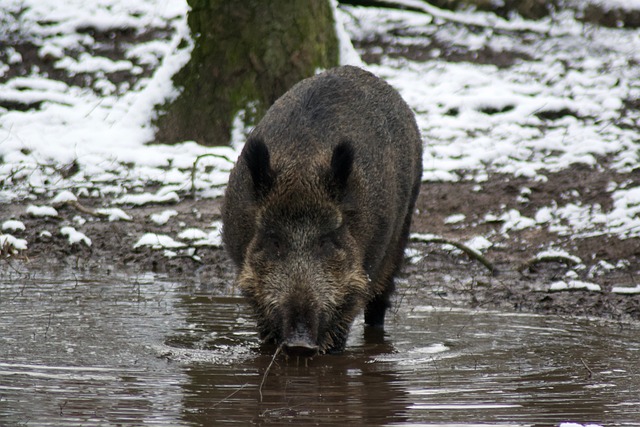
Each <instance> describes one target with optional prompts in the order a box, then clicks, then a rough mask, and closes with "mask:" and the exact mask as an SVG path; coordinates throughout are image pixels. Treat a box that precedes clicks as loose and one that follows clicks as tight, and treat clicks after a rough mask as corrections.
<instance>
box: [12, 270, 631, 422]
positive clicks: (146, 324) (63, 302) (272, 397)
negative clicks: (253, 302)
mask: <svg viewBox="0 0 640 427" xmlns="http://www.w3.org/2000/svg"><path fill="white" fill-rule="evenodd" d="M410 300H411V305H409V304H407V303H405V304H402V305H400V306H399V308H398V310H397V313H396V315H395V317H394V316H391V317H390V319H389V322H388V325H387V332H386V333H384V334H382V333H380V332H376V331H375V330H366V329H364V328H363V325H362V320H361V319H359V320H358V321H357V322H356V323H357V324H356V325H354V328H353V330H352V334H351V337H350V340H349V342H348V347H347V351H346V352H344V353H343V354H340V355H332V356H318V357H316V358H314V359H313V360H312V361H310V362H309V363H308V364H304V363H296V361H295V360H288V361H287V360H285V359H284V356H279V357H278V358H277V359H276V363H274V365H273V366H272V367H271V369H270V371H269V373H268V375H267V376H266V378H265V377H264V373H265V372H266V371H267V368H268V366H269V364H270V363H271V361H272V357H271V355H272V354H273V351H274V349H273V348H268V347H262V346H261V345H260V342H259V340H258V338H257V334H256V332H255V325H254V322H253V320H252V317H251V312H250V310H249V307H248V306H247V305H246V304H245V302H244V300H243V299H242V298H239V297H236V296H212V293H211V292H209V291H205V290H204V288H201V287H198V286H195V285H188V284H184V283H182V284H180V283H175V282H171V281H167V280H165V279H163V278H161V277H158V276H153V275H144V276H125V277H107V278H96V277H88V276H85V277H82V276H73V275H69V274H66V273H65V274H62V275H60V276H57V277H51V276H35V277H34V276H33V275H30V276H19V277H15V276H9V275H7V274H6V273H3V272H0V425H3V426H4V425H9V426H12V425H42V426H46V425H51V426H80V425H122V426H138V425H146V424H153V425H171V426H213V425H224V424H235V425H247V424H257V425H263V424H269V425H283V424H291V423H297V424H302V425H308V424H322V425H341V426H343V425H345V424H351V425H439V426H443V425H467V426H469V425H479V424H482V425H485V426H486V425H501V426H504V425H527V426H550V425H551V426H553V425H558V424H559V423H560V422H563V421H574V422H579V423H583V424H586V423H600V424H603V425H634V423H635V425H637V424H638V420H640V409H639V408H640V400H639V399H638V395H637V390H638V389H639V388H640V375H639V374H640V372H639V370H640V367H639V365H638V363H637V354H638V351H639V350H640V334H639V332H640V328H639V327H638V326H633V325H622V326H621V327H617V325H613V324H610V323H604V322H597V321H593V320H587V319H576V318H568V319H567V318H564V319H563V318H558V317H542V316H534V315H514V314H502V313H486V312H471V311H464V310H453V309H446V308H433V307H430V306H428V305H427V304H426V303H427V302H428V301H425V300H424V298H421V297H420V296H419V295H415V296H412V298H410ZM263 380H264V381H263ZM263 382H264V384H263V385H262V388H261V384H262V383H263ZM260 392H261V393H262V398H261V396H260Z"/></svg>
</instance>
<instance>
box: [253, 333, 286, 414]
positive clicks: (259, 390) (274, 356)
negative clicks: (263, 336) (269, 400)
mask: <svg viewBox="0 0 640 427" xmlns="http://www.w3.org/2000/svg"><path fill="white" fill-rule="evenodd" d="M280 350H282V345H280V346H278V348H277V349H276V352H275V353H273V357H272V358H271V362H270V363H269V366H267V369H266V370H265V371H264V375H262V381H261V382H260V388H258V393H260V402H262V387H263V386H264V383H265V381H266V380H267V375H269V371H270V370H271V366H273V364H274V362H275V361H276V357H278V354H280Z"/></svg>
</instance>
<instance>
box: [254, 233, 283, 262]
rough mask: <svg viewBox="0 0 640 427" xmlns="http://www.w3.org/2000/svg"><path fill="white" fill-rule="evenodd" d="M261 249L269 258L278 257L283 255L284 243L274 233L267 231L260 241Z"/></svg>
mask: <svg viewBox="0 0 640 427" xmlns="http://www.w3.org/2000/svg"><path fill="white" fill-rule="evenodd" d="M260 249H261V251H262V252H263V253H264V254H265V255H266V256H267V257H269V258H279V257H282V256H283V255H284V252H285V249H286V247H285V243H284V241H283V240H282V239H281V238H280V236H278V235H277V234H275V233H267V234H265V235H264V237H263V238H262V240H261V242H260Z"/></svg>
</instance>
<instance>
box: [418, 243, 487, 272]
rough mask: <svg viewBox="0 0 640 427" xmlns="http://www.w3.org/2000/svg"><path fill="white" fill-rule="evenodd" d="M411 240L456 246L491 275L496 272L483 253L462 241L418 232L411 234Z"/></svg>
mask: <svg viewBox="0 0 640 427" xmlns="http://www.w3.org/2000/svg"><path fill="white" fill-rule="evenodd" d="M411 241H413V242H421V243H437V244H444V245H452V246H455V247H456V248H458V249H460V250H461V251H462V252H464V253H465V254H467V255H468V256H469V258H471V259H475V260H476V261H478V262H479V263H480V264H482V265H484V266H485V267H486V268H487V269H488V270H489V271H490V272H491V274H492V275H494V276H495V275H497V274H498V270H497V269H496V267H495V266H494V265H493V264H492V263H491V262H490V261H489V260H488V259H487V258H485V257H484V255H482V254H481V253H480V252H478V251H477V250H475V249H472V248H470V247H469V246H467V245H465V244H464V243H460V242H456V241H455V240H449V239H446V238H444V237H441V236H435V235H428V236H425V235H420V234H414V235H412V236H411Z"/></svg>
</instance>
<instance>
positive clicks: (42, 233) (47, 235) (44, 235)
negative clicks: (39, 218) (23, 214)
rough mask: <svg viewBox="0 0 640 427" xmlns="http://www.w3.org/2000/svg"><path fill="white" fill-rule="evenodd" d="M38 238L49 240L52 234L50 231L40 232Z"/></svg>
mask: <svg viewBox="0 0 640 427" xmlns="http://www.w3.org/2000/svg"><path fill="white" fill-rule="evenodd" d="M38 236H40V237H46V238H49V237H53V234H51V232H50V231H47V230H42V231H41V232H40V233H39V234H38Z"/></svg>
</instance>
